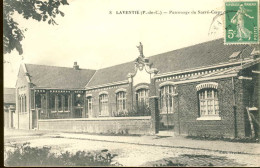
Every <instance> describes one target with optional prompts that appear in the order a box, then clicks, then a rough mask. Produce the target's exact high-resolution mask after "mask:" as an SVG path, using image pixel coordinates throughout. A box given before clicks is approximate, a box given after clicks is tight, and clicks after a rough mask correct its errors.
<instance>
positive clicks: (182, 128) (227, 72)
mask: <svg viewBox="0 0 260 168" xmlns="http://www.w3.org/2000/svg"><path fill="white" fill-rule="evenodd" d="M138 49H139V52H140V55H139V56H138V57H137V59H136V60H134V61H133V62H128V63H124V64H120V65H115V66H112V67H107V68H103V69H99V70H86V69H80V68H79V66H78V65H77V63H75V64H74V67H73V68H62V67H51V66H43V65H32V64H23V65H21V67H20V71H19V75H18V80H17V85H16V97H17V98H16V103H17V105H18V106H17V111H18V113H19V115H18V116H19V117H18V123H19V124H18V126H19V128H21V129H22V128H23V129H57V130H62V131H69V130H70V131H71V130H74V131H81V132H96V133H129V134H151V133H152V134H154V133H157V132H158V131H159V132H160V131H164V130H168V131H173V132H175V133H176V134H183V135H194V136H218V137H245V136H252V130H253V133H254V134H255V135H258V132H257V125H255V124H253V125H252V123H257V122H258V123H259V110H258V109H259V100H258V97H259V93H260V91H259V90H260V89H259V80H258V79H259V72H260V70H259V61H260V58H259V48H258V46H257V45H256V46H253V45H251V46H249V45H236V46H227V45H224V44H223V39H218V40H213V41H209V42H205V43H201V44H197V45H194V46H190V47H185V48H182V49H178V50H174V51H170V52H167V53H162V54H159V55H155V56H150V57H145V56H144V54H143V50H142V44H141V43H140V46H138ZM155 113H156V114H157V113H158V119H155V117H154V116H156V115H155ZM156 120H158V122H157V123H158V124H154V122H155V121H156ZM154 127H156V128H155V129H153V128H154Z"/></svg>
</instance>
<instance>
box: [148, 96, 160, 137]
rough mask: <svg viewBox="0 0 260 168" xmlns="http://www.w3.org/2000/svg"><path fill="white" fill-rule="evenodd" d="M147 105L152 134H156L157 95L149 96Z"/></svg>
mask: <svg viewBox="0 0 260 168" xmlns="http://www.w3.org/2000/svg"><path fill="white" fill-rule="evenodd" d="M149 107H150V110H151V124H152V125H151V127H152V134H156V133H158V132H159V124H160V114H159V103H158V97H157V96H152V97H150V99H149Z"/></svg>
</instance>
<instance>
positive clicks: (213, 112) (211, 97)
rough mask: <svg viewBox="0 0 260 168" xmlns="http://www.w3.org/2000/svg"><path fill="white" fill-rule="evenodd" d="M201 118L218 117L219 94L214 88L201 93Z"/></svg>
mask: <svg viewBox="0 0 260 168" xmlns="http://www.w3.org/2000/svg"><path fill="white" fill-rule="evenodd" d="M199 107H200V116H201V117H203V116H218V115H219V101H218V92H217V90H216V89H213V88H206V89H202V90H200V91H199Z"/></svg>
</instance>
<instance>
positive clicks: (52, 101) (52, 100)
mask: <svg viewBox="0 0 260 168" xmlns="http://www.w3.org/2000/svg"><path fill="white" fill-rule="evenodd" d="M50 109H51V111H56V109H55V95H54V94H51V95H50Z"/></svg>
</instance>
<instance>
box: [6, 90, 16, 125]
mask: <svg viewBox="0 0 260 168" xmlns="http://www.w3.org/2000/svg"><path fill="white" fill-rule="evenodd" d="M15 118H16V113H15V88H4V127H5V128H14V127H15V125H14V124H15V120H16V119H15Z"/></svg>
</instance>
